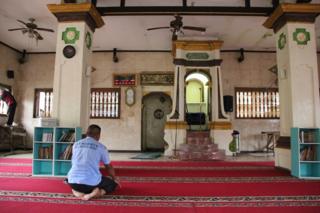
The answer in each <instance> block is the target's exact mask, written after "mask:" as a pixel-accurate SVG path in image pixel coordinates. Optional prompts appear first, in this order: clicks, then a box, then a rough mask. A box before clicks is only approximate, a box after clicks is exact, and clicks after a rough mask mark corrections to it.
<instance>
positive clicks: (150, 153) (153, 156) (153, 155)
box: [131, 152, 162, 159]
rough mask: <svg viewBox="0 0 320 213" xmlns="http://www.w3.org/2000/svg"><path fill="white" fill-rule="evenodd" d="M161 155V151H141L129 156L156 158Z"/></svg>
mask: <svg viewBox="0 0 320 213" xmlns="http://www.w3.org/2000/svg"><path fill="white" fill-rule="evenodd" d="M161 155H162V153H161V152H147V153H141V154H138V155H136V156H134V157H131V159H156V158H158V157H160V156H161Z"/></svg>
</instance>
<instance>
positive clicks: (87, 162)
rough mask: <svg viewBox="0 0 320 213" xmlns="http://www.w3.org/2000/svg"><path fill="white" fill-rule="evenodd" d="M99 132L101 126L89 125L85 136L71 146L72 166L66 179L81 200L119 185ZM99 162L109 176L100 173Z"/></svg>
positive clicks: (104, 192)
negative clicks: (100, 140)
mask: <svg viewBox="0 0 320 213" xmlns="http://www.w3.org/2000/svg"><path fill="white" fill-rule="evenodd" d="M100 134H101V128H100V127H99V126H98V125H94V124H93V125H90V126H89V127H88V129H87V137H86V138H84V139H82V140H79V141H77V142H76V143H75V144H74V145H73V148H72V166H71V169H70V171H69V173H68V179H67V181H68V184H69V185H70V186H71V188H72V192H73V194H74V195H75V196H76V197H79V198H81V199H83V200H89V199H91V198H97V197H101V196H102V195H104V194H106V193H110V192H113V191H114V190H115V189H116V187H117V186H118V185H119V183H118V181H117V180H116V177H115V172H114V169H113V167H112V165H110V158H109V154H108V150H107V148H106V147H105V146H104V145H103V144H102V143H100V142H99V139H100ZM100 162H102V163H103V164H104V166H105V169H106V170H107V172H108V175H109V176H107V177H105V176H102V174H101V173H100V170H99V167H100Z"/></svg>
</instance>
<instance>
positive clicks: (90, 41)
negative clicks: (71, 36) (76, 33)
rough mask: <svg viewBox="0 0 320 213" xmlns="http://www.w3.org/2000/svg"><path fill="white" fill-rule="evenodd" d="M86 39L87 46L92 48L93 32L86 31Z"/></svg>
mask: <svg viewBox="0 0 320 213" xmlns="http://www.w3.org/2000/svg"><path fill="white" fill-rule="evenodd" d="M85 41H86V46H87V48H88V49H89V50H90V48H91V45H92V36H91V33H89V32H87V33H86V38H85Z"/></svg>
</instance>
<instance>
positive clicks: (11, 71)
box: [7, 70, 14, 79]
mask: <svg viewBox="0 0 320 213" xmlns="http://www.w3.org/2000/svg"><path fill="white" fill-rule="evenodd" d="M7 77H8V78H9V79H13V78H14V72H13V70H7Z"/></svg>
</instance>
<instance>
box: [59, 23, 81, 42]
mask: <svg viewBox="0 0 320 213" xmlns="http://www.w3.org/2000/svg"><path fill="white" fill-rule="evenodd" d="M79 37H80V31H78V30H77V28H75V27H67V28H66V30H65V31H64V32H62V40H64V43H65V44H74V43H76V41H77V40H79Z"/></svg>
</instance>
